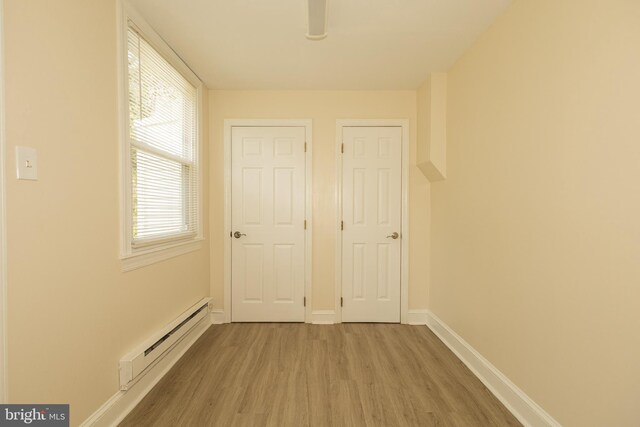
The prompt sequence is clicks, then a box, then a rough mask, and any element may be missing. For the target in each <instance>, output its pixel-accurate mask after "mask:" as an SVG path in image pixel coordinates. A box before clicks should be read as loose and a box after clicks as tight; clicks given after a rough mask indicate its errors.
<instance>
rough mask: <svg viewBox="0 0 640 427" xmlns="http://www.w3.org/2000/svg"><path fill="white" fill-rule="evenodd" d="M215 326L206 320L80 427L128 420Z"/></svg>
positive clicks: (107, 425) (100, 425)
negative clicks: (173, 368)
mask: <svg viewBox="0 0 640 427" xmlns="http://www.w3.org/2000/svg"><path fill="white" fill-rule="evenodd" d="M209 326H211V322H209V321H208V319H207V318H206V317H205V318H204V319H202V320H201V321H200V322H199V323H198V324H196V325H194V326H193V328H191V330H190V331H189V332H188V333H187V334H186V335H185V336H184V337H183V338H182V339H181V340H180V341H178V342H177V343H176V344H175V345H174V346H173V347H172V348H171V349H169V350H168V351H167V352H166V353H165V355H164V356H162V357H161V358H160V359H159V360H158V361H157V362H156V363H155V365H152V366H150V367H149V368H148V371H147V372H146V374H141V375H142V377H141V378H140V380H139V381H138V382H137V383H135V384H134V385H132V386H131V388H129V389H128V390H126V391H118V392H117V393H116V394H114V395H113V396H111V398H110V399H109V400H107V401H106V402H105V403H104V404H103V405H102V406H101V407H100V408H98V410H97V411H96V412H94V413H93V414H92V415H91V416H90V417H89V418H87V419H86V420H84V422H83V423H82V424H80V427H90V426H91V427H112V426H117V425H118V423H120V422H121V421H122V420H123V419H124V417H126V416H127V415H128V414H129V412H131V410H133V408H135V406H136V405H137V404H138V403H140V401H141V400H142V398H144V397H145V396H146V395H147V393H149V392H150V391H151V389H152V388H153V387H154V386H155V385H156V384H157V383H158V381H160V379H162V377H164V376H165V374H166V373H167V372H169V369H171V368H172V367H173V365H175V363H176V362H177V361H178V360H180V358H181V357H182V356H183V355H184V354H185V353H186V352H187V350H189V348H190V347H191V346H192V345H193V344H194V343H195V342H196V341H197V340H198V338H200V336H201V335H202V334H203V333H204V332H205V331H206V330H207V329H208V328H209Z"/></svg>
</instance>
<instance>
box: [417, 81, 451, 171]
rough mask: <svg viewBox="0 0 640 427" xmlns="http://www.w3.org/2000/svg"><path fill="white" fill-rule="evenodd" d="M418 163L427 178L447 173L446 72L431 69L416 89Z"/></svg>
mask: <svg viewBox="0 0 640 427" xmlns="http://www.w3.org/2000/svg"><path fill="white" fill-rule="evenodd" d="M417 114H418V159H417V160H418V161H417V166H418V168H419V169H420V171H421V172H422V173H423V174H424V176H426V177H427V179H428V180H429V181H430V182H435V181H442V180H444V179H446V177H447V73H431V74H430V75H429V77H428V78H427V80H426V81H425V83H424V84H423V85H422V86H420V88H419V89H418V100H417Z"/></svg>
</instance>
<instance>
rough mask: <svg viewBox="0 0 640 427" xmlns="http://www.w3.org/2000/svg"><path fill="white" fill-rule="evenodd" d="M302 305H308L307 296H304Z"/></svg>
mask: <svg viewBox="0 0 640 427" xmlns="http://www.w3.org/2000/svg"><path fill="white" fill-rule="evenodd" d="M302 306H303V307H306V306H307V297H303V298H302Z"/></svg>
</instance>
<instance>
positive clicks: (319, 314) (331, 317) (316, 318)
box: [311, 310, 336, 325]
mask: <svg viewBox="0 0 640 427" xmlns="http://www.w3.org/2000/svg"><path fill="white" fill-rule="evenodd" d="M311 323H312V324H314V325H333V324H334V323H336V312H335V311H334V310H314V311H312V312H311Z"/></svg>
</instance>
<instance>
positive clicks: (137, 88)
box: [128, 23, 200, 248]
mask: <svg viewBox="0 0 640 427" xmlns="http://www.w3.org/2000/svg"><path fill="white" fill-rule="evenodd" d="M128 76H129V82H128V83H129V144H130V153H131V175H130V176H131V210H132V212H131V228H132V246H133V247H134V248H135V247H140V246H146V245H149V244H154V243H158V242H159V241H164V240H171V239H177V238H188V237H193V236H195V235H196V234H197V231H198V230H197V227H198V222H199V218H198V212H199V206H198V204H199V185H200V182H199V173H198V126H197V120H198V117H197V88H196V87H195V86H194V85H193V84H191V83H190V82H189V81H188V80H187V79H186V78H184V77H183V76H182V74H180V72H178V71H177V70H176V69H175V68H174V67H173V66H172V65H171V64H170V63H169V62H168V61H167V60H165V59H164V58H163V57H162V56H161V55H160V54H159V53H158V52H157V51H156V50H155V49H154V48H153V47H152V46H151V45H150V44H149V43H148V42H147V41H145V39H144V38H142V37H141V35H140V34H139V33H138V32H137V31H136V29H135V28H134V27H133V26H132V24H131V23H130V24H129V30H128Z"/></svg>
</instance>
